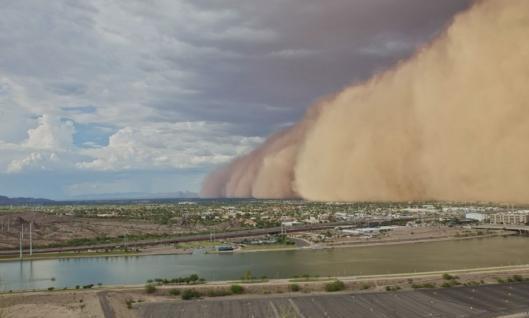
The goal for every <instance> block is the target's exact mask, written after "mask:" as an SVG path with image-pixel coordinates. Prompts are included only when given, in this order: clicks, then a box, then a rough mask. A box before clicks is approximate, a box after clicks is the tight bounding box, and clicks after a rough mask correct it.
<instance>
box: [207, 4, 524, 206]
mask: <svg viewBox="0 0 529 318" xmlns="http://www.w3.org/2000/svg"><path fill="white" fill-rule="evenodd" d="M528 39H529V1H528V0H485V1H478V2H477V3H476V4H475V5H474V6H473V8H472V9H470V10H469V11H467V12H465V13H463V14H461V15H458V16H457V17H456V18H455V20H454V22H453V23H452V25H451V26H450V27H449V28H448V29H447V31H446V32H445V33H444V34H443V35H441V36H440V37H439V38H438V39H437V40H435V41H434V42H433V43H432V44H431V45H430V46H428V47H426V48H423V49H422V50H420V51H419V52H417V54H416V55H415V56H414V57H413V58H411V59H409V60H408V61H405V62H403V63H400V64H399V65H398V66H396V67H395V68H394V69H392V70H389V71H387V72H385V73H383V74H379V75H378V76H376V77H374V78H372V79H371V80H369V81H368V82H366V83H364V84H362V85H356V86H352V87H349V88H347V89H345V90H343V91H342V92H341V93H339V94H337V95H335V96H333V97H332V98H329V99H327V100H324V101H321V102H320V103H318V104H317V105H315V106H313V107H312V108H311V109H310V110H309V111H308V112H307V114H306V116H305V118H304V119H303V120H301V121H300V122H299V123H298V124H296V125H295V126H293V127H291V128H290V129H287V130H285V131H283V132H280V133H278V134H276V135H274V136H272V137H271V138H269V140H268V141H267V142H265V143H264V144H263V145H262V146H261V147H259V148H258V149H256V150H254V151H253V152H251V153H249V154H248V155H246V156H244V157H241V158H238V159H236V160H234V161H233V162H232V163H231V164H229V165H228V166H226V167H223V168H221V169H219V170H218V171H216V172H214V173H212V174H211V175H210V176H208V177H207V178H206V180H205V182H204V187H203V191H202V194H203V195H204V196H209V197H218V196H226V197H258V198H285V197H295V196H299V197H302V198H306V199H310V200H343V201H358V200H362V201H364V200H385V201H386V200H392V201H393V200H394V201H403V200H429V199H435V200H458V201H501V202H525V203H527V202H529V40H528Z"/></svg>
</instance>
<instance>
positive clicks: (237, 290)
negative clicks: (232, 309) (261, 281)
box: [230, 285, 244, 295]
mask: <svg viewBox="0 0 529 318" xmlns="http://www.w3.org/2000/svg"><path fill="white" fill-rule="evenodd" d="M230 291H231V292H232V293H234V294H236V295H237V294H242V293H244V287H242V286H241V285H231V287H230Z"/></svg>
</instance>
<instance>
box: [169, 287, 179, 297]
mask: <svg viewBox="0 0 529 318" xmlns="http://www.w3.org/2000/svg"><path fill="white" fill-rule="evenodd" d="M169 295H171V296H178V295H180V289H176V288H174V289H171V290H169Z"/></svg>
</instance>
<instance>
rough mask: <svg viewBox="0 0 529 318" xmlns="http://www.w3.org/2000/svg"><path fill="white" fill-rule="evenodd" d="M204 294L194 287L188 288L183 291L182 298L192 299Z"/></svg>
mask: <svg viewBox="0 0 529 318" xmlns="http://www.w3.org/2000/svg"><path fill="white" fill-rule="evenodd" d="M200 296H202V295H201V294H200V293H199V292H198V291H196V290H194V289H186V290H184V291H183V292H182V299H183V300H191V299H195V298H200Z"/></svg>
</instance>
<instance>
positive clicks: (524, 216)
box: [490, 212, 529, 225]
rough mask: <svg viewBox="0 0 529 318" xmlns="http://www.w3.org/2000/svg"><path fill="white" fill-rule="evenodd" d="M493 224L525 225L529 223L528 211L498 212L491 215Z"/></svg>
mask: <svg viewBox="0 0 529 318" xmlns="http://www.w3.org/2000/svg"><path fill="white" fill-rule="evenodd" d="M490 223H492V224H508V225H524V224H528V223H529V214H528V213H527V212H508V213H496V214H492V215H491V216H490Z"/></svg>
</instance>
